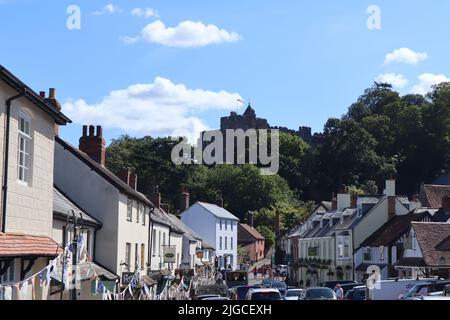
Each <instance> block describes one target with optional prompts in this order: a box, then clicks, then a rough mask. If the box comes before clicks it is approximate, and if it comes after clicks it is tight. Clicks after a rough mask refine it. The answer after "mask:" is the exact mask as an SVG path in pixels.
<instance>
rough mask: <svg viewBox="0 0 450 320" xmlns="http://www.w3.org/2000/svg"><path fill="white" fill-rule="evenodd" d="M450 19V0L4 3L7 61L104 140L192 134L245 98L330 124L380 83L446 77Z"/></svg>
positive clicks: (261, 110) (0, 19)
mask: <svg viewBox="0 0 450 320" xmlns="http://www.w3.org/2000/svg"><path fill="white" fill-rule="evenodd" d="M69 5H77V6H79V8H80V9H81V16H80V21H81V29H79V30H78V29H77V30H69V29H68V28H67V27H66V22H67V19H68V18H69V16H70V15H69V14H67V12H66V10H67V8H68V7H69ZM369 5H377V6H378V7H379V8H380V10H381V11H380V17H381V29H380V30H369V29H368V28H367V24H366V22H367V19H368V18H369V16H370V14H368V13H367V12H366V11H367V8H368V7H369ZM138 8H140V9H141V10H137V11H134V14H132V10H133V9H138ZM145 8H151V9H152V10H150V11H149V10H147V11H145V10H144V9H145ZM145 12H147V13H148V14H147V15H148V16H147V17H146V16H145ZM449 15H450V2H448V1H445V0H434V1H433V2H432V4H431V3H430V1H418V0H417V1H413V0H409V1H406V0H397V1H380V0H372V1H362V0H358V1H350V0H346V1H339V2H338V1H325V0H319V1H298V0H290V1H288V0H280V1H264V0H258V1H256V0H245V1H234V0H227V1H224V0H223V1H210V0H209V1H208V0H189V1H175V0H172V1H168V0H164V1H145V0H132V1H130V0H129V1H119V0H117V1H113V0H110V1H100V0H95V1H94V0H90V1H87V0H84V1H82V0H79V1H75V0H72V1H65V0H58V1H54V0H40V1H32V0H0V40H1V41H2V44H3V45H2V50H0V63H1V64H2V65H4V66H5V67H7V68H8V69H9V70H11V71H12V72H13V73H14V74H16V75H17V76H18V77H19V78H21V79H22V80H23V81H24V82H26V83H27V84H28V85H30V86H31V87H32V88H33V89H35V90H36V91H40V90H48V88H49V87H56V89H57V97H58V99H59V100H60V102H61V103H62V104H63V105H64V110H63V111H64V112H66V113H67V114H68V115H69V117H70V118H71V119H73V120H74V123H73V124H71V125H69V126H67V127H65V128H62V129H61V131H60V134H61V135H62V137H63V138H65V139H67V140H68V141H69V142H71V143H73V144H77V141H78V138H79V135H80V132H81V125H82V124H94V125H97V124H101V125H103V126H104V127H105V130H104V131H105V135H106V138H107V140H108V141H109V140H110V139H112V138H117V137H118V136H119V135H120V134H123V133H129V134H130V135H133V136H143V135H146V134H152V135H167V134H177V133H182V134H186V135H188V134H192V135H194V133H195V132H197V131H199V130H202V129H204V128H217V127H218V126H219V118H220V117H221V116H225V115H227V114H228V113H229V112H230V111H234V110H236V109H237V108H238V107H239V103H238V102H237V98H239V97H240V98H242V99H243V100H245V101H249V100H250V101H251V104H252V106H253V107H254V108H255V109H256V112H257V114H258V115H259V116H261V117H265V118H267V119H268V120H269V123H270V124H272V125H280V126H286V127H290V128H298V127H299V126H301V125H302V126H303V125H307V126H311V127H312V128H313V130H314V131H321V130H322V128H323V125H324V123H325V121H326V120H327V119H328V118H329V117H339V116H341V115H342V114H344V113H345V112H346V110H347V108H348V106H349V105H350V104H351V103H352V102H354V101H355V100H356V99H357V97H358V96H359V95H360V94H361V93H362V92H363V90H364V89H365V88H367V87H369V86H371V84H372V82H373V81H374V80H375V79H389V81H392V82H395V84H396V86H397V88H398V89H399V90H400V92H402V93H408V92H426V90H427V88H429V86H430V84H432V83H437V82H440V81H444V80H447V79H448V78H447V76H448V77H450V70H448V66H449V64H448V56H449V53H450V42H449V41H448V40H447V38H448V34H447V33H448V32H447V30H449V28H450V19H448V17H449ZM149 25H150V26H149ZM208 25H209V26H208ZM146 26H148V27H147V28H146ZM177 26H178V27H177ZM143 30H144V31H143ZM130 39H132V40H133V41H131V40H130ZM126 40H128V41H126ZM402 48H403V49H402ZM395 50H397V51H395ZM388 54H391V55H390V56H389V57H390V58H389V59H387V55H388ZM383 75H384V76H383ZM386 75H389V76H386ZM380 76H382V77H380ZM112 91H115V92H114V93H112V94H111V92H112ZM240 111H243V107H242V106H241V108H240Z"/></svg>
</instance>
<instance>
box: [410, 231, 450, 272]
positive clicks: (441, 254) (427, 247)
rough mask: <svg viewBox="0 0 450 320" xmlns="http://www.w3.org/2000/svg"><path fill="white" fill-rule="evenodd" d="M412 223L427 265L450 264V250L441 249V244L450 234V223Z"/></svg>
mask: <svg viewBox="0 0 450 320" xmlns="http://www.w3.org/2000/svg"><path fill="white" fill-rule="evenodd" d="M412 225H413V228H414V231H415V233H416V239H417V242H418V243H419V246H420V250H421V251H422V256H423V259H424V260H425V263H426V265H427V266H429V267H438V266H446V267H447V266H450V251H445V250H439V249H440V248H439V247H440V246H439V244H442V242H446V240H447V239H448V237H449V236H450V223H436V222H435V223H432V222H413V223H412ZM441 261H444V263H442V262H441Z"/></svg>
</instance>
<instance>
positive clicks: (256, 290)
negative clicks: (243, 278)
mask: <svg viewBox="0 0 450 320" xmlns="http://www.w3.org/2000/svg"><path fill="white" fill-rule="evenodd" d="M250 291H251V292H253V293H257V292H279V291H278V290H277V289H273V288H252V289H250Z"/></svg>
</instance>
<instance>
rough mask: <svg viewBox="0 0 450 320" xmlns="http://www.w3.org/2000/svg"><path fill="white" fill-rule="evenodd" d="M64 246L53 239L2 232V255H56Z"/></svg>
mask: <svg viewBox="0 0 450 320" xmlns="http://www.w3.org/2000/svg"><path fill="white" fill-rule="evenodd" d="M61 252H62V248H61V247H60V246H59V244H57V243H56V242H55V241H54V240H53V239H51V238H49V237H45V236H31V235H25V234H15V233H6V234H5V233H0V256H9V257H20V256H36V257H55V256H57V255H59V254H60V253H61Z"/></svg>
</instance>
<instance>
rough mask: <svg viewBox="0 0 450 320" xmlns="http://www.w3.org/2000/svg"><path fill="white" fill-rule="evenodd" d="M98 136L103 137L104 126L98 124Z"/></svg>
mask: <svg viewBox="0 0 450 320" xmlns="http://www.w3.org/2000/svg"><path fill="white" fill-rule="evenodd" d="M97 137H103V128H102V126H97Z"/></svg>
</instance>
